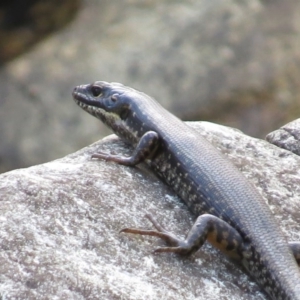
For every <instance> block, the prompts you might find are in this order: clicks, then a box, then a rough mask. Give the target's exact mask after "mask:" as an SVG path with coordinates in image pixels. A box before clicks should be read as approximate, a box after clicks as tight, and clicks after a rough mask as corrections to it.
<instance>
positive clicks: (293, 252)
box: [73, 81, 300, 300]
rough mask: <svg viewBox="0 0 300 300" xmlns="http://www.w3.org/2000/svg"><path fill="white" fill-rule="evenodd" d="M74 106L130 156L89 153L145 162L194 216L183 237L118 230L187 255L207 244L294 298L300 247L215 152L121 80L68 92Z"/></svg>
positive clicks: (288, 299)
mask: <svg viewBox="0 0 300 300" xmlns="http://www.w3.org/2000/svg"><path fill="white" fill-rule="evenodd" d="M73 98H74V100H75V102H76V103H77V104H78V105H79V106H80V107H81V108H82V109H84V110H85V111H86V112H88V113H90V114H91V115H93V116H94V117H96V118H98V119H100V120H101V121H102V122H103V123H104V124H105V125H107V126H108V127H109V128H110V129H112V131H113V132H114V133H115V134H116V135H117V136H119V137H120V138H121V139H122V140H124V141H125V142H126V143H128V144H130V145H131V146H133V152H132V154H131V155H130V156H123V155H112V154H109V153H103V152H99V153H95V154H93V155H92V158H96V159H105V160H106V161H112V162H115V163H119V164H123V165H126V166H136V165H138V164H139V163H142V162H146V164H148V165H149V166H150V168H151V169H152V170H153V171H154V172H155V173H156V174H157V175H158V177H160V178H161V179H162V180H163V181H164V182H165V183H166V184H168V185H169V186H170V187H171V188H172V189H173V191H174V192H175V193H176V194H177V195H178V196H179V197H180V198H181V199H182V200H183V201H184V202H185V204H186V205H187V206H188V208H189V210H190V211H191V212H192V213H193V214H194V215H196V216H197V219H196V222H195V223H194V225H193V226H192V228H191V229H190V231H189V232H188V234H187V236H186V238H185V239H184V240H182V239H179V238H177V237H176V236H175V235H174V234H172V233H170V232H168V231H166V230H165V229H164V228H163V227H162V226H161V225H160V224H159V223H158V222H157V221H156V220H155V218H154V217H153V216H152V215H149V214H148V215H147V217H148V219H149V220H150V221H151V222H152V224H153V226H154V227H155V229H156V230H142V229H136V228H124V229H123V230H121V231H122V232H127V233H133V234H142V235H152V236H157V237H159V238H161V239H163V240H164V241H165V242H166V243H167V246H166V247H160V248H157V249H155V252H173V253H178V254H182V255H191V254H192V253H194V252H195V251H197V250H198V249H199V248H201V246H202V245H203V244H204V242H205V241H206V240H207V241H208V242H210V243H211V244H212V245H213V246H215V247H217V248H218V249H220V250H221V251H222V252H224V253H225V254H226V255H227V256H229V257H230V258H233V259H235V260H236V261H238V262H239V263H241V265H242V266H243V267H244V268H245V271H246V272H247V273H249V274H250V276H251V277H252V278H254V280H255V281H256V282H257V284H258V285H259V286H260V287H261V289H262V290H263V291H264V292H265V294H266V295H268V297H269V298H270V299H276V300H280V299H282V300H300V271H299V266H298V265H297V262H298V264H300V243H299V242H292V243H288V242H287V240H286V238H285V236H284V235H283V233H282V231H281V229H280V227H279V225H278V224H277V222H276V220H275V218H274V216H273V214H272V212H271V210H270V209H269V207H268V205H267V204H266V203H265V201H264V199H263V197H262V196H261V195H260V193H259V192H258V191H257V189H256V188H255V187H254V185H252V184H251V183H250V182H249V181H248V179H247V178H246V177H245V176H244V175H243V174H242V173H241V172H240V171H239V170H238V168H236V167H235V166H234V165H233V164H232V163H231V162H230V161H229V160H228V159H227V158H226V157H225V156H224V155H223V154H222V153H221V152H220V151H219V150H217V149H216V148H215V147H213V145H212V144H210V143H209V142H208V141H207V140H206V139H205V138H204V137H202V136H200V135H199V133H197V132H196V131H195V130H194V129H192V128H190V127H189V126H188V125H186V124H185V123H184V122H183V121H181V120H180V119H179V118H177V117H176V116H174V115H173V114H171V113H170V112H169V111H167V110H166V109H164V108H163V107H162V106H161V105H160V104H159V103H158V102H157V101H156V100H154V99H153V98H152V97H150V96H148V95H147V94H145V93H142V92H140V91H138V90H135V89H133V88H131V87H128V86H124V85H122V84H120V83H116V82H112V83H108V82H105V81H96V82H94V83H91V84H84V85H79V86H77V87H75V88H74V90H73Z"/></svg>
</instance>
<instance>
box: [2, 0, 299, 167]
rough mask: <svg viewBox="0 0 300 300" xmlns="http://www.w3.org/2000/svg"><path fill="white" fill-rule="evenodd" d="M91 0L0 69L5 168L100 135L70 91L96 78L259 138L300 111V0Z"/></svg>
mask: <svg viewBox="0 0 300 300" xmlns="http://www.w3.org/2000/svg"><path fill="white" fill-rule="evenodd" d="M84 4H85V6H84V7H83V9H82V11H81V13H80V14H79V15H78V18H77V20H76V22H74V24H72V26H70V27H68V28H67V29H66V30H64V31H62V32H60V33H59V34H58V35H56V36H53V37H51V38H49V39H48V40H46V41H45V42H43V43H41V44H39V45H38V47H36V48H35V49H34V50H33V51H32V52H31V53H28V54H26V55H25V56H23V57H21V58H19V59H17V60H15V61H13V62H12V63H11V64H9V65H7V66H6V67H5V68H4V69H2V70H1V71H0V87H1V88H0V108H1V109H0V128H1V131H0V141H1V147H0V170H8V169H12V168H17V167H20V166H29V165H33V164H37V163H41V162H45V161H49V160H51V159H54V158H57V157H61V156H63V155H66V154H67V153H71V152H74V151H75V149H80V148H82V147H83V146H84V145H88V144H90V143H92V142H93V141H96V140H97V139H98V138H99V132H100V130H99V127H100V126H101V125H99V122H97V121H96V120H92V119H91V118H89V117H88V116H87V115H85V114H83V113H82V111H80V110H79V109H77V108H75V107H74V104H73V103H72V100H71V97H70V92H71V90H72V89H73V87H74V86H76V85H78V84H82V83H89V82H93V81H95V80H107V81H118V82H122V83H124V84H127V85H130V86H132V87H134V88H137V89H139V90H142V91H143V92H145V93H147V94H149V95H151V96H153V97H155V98H156V99H157V100H158V101H159V102H161V103H162V104H163V105H164V106H165V107H166V108H167V109H169V110H171V111H172V112H176V113H177V115H178V116H179V117H183V118H185V119H189V120H191V118H193V119H194V120H210V121H212V120H214V121H217V123H223V124H225V123H226V124H229V125H230V126H234V127H237V128H240V129H241V130H243V131H245V132H247V133H248V134H251V135H255V136H258V135H260V136H261V137H262V136H264V135H265V133H266V132H270V131H271V130H274V128H278V127H279V125H280V124H284V123H286V122H288V121H289V120H292V119H295V118H296V116H292V115H293V114H297V111H298V115H299V109H300V108H299V105H300V101H299V95H300V91H299V87H300V85H299V78H300V69H299V68H298V67H297V66H298V65H299V64H300V56H299V48H300V39H299V36H300V17H299V12H300V2H299V1H298V0H286V1H284V2H283V1H259V0H252V1H246V0H242V1H235V0H227V1H223V0H213V1H212V0H202V1H199V0H187V1H168V0H151V1H150V0H144V1H141V0H116V1H110V0H103V1H84ZM297 107H298V110H297ZM224 115H226V116H227V117H226V119H225V117H222V116H224ZM101 132H104V131H101ZM106 133H107V131H106ZM106 133H104V135H105V134H106ZM1 166H2V167H1Z"/></svg>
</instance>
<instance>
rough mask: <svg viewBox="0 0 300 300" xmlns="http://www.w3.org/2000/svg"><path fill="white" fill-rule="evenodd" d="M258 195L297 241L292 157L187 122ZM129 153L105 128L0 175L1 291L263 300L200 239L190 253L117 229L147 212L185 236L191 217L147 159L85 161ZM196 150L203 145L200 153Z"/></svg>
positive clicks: (298, 166) (299, 194) (299, 216)
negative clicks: (70, 148) (74, 148)
mask: <svg viewBox="0 0 300 300" xmlns="http://www.w3.org/2000/svg"><path fill="white" fill-rule="evenodd" d="M189 125H190V126H192V127H194V128H195V129H196V130H197V131H199V133H200V134H202V135H203V136H204V137H205V138H207V139H208V140H209V141H210V142H211V143H212V144H213V145H215V147H217V148H218V149H219V150H220V151H222V152H223V153H224V155H226V156H227V157H228V159H230V160H231V161H232V162H233V163H234V164H235V165H236V166H237V167H238V168H239V169H240V170H241V172H243V173H244V174H245V176H247V177H248V178H249V180H250V181H251V182H252V183H253V184H254V185H255V187H256V188H257V189H258V190H259V191H260V193H261V194H262V195H263V197H264V199H265V201H266V202H267V203H268V205H269V206H270V209H271V210H272V211H273V213H274V218H276V219H277V221H278V223H279V224H280V226H281V228H282V230H283V231H284V233H285V235H286V236H287V238H288V239H289V240H300V236H299V235H300V222H299V221H300V213H299V209H298V208H299V204H300V203H299V201H300V200H299V199H300V188H299V186H300V184H299V183H300V172H299V170H300V158H299V157H298V156H296V155H294V154H293V153H291V152H289V151H286V150H283V149H280V148H278V147H276V146H274V145H272V144H269V143H267V142H266V141H263V140H258V139H254V138H251V137H249V136H246V135H244V134H243V133H241V132H240V131H238V130H234V129H231V128H228V127H224V126H219V125H215V124H212V123H205V122H200V123H189ZM99 150H101V151H107V152H115V153H125V154H129V153H131V149H129V148H128V147H127V146H126V145H125V144H124V143H122V142H121V141H120V140H119V139H118V138H117V137H116V136H109V137H107V138H105V139H104V140H102V141H99V142H96V143H94V144H92V145H91V146H89V147H86V148H84V149H82V150H80V151H78V152H76V153H73V154H70V155H68V156H66V157H64V158H61V159H58V160H55V161H52V162H49V163H46V164H42V165H38V166H34V167H30V168H27V169H19V170H15V171H11V172H8V173H5V174H2V175H0V199H1V202H0V211H1V214H0V247H1V251H0V294H1V296H2V298H3V299H132V300H139V299H151V300H156V299H167V300H171V299H197V300H200V299H211V300H212V299H218V298H220V299H233V300H234V299H236V300H238V299H239V300H240V299H249V300H252V299H253V300H254V299H255V300H257V299H265V297H264V296H263V294H261V292H260V290H259V288H258V286H257V285H256V284H255V283H254V282H253V281H252V280H250V279H249V278H248V276H247V275H245V274H244V273H243V272H242V271H241V270H240V269H239V267H237V266H235V265H234V264H232V263H231V262H230V261H229V260H227V259H226V258H225V257H224V256H223V255H222V254H220V253H219V252H218V251H217V250H215V249H213V248H212V247H211V246H209V245H207V244H205V245H204V246H203V247H202V249H201V250H200V251H199V252H197V253H196V254H195V255H194V256H192V257H190V258H182V257H179V256H176V255H172V254H161V255H154V254H153V253H152V250H153V249H155V248H156V247H158V246H161V245H163V242H161V241H158V240H156V239H153V238H150V237H142V236H135V235H129V234H120V233H119V230H120V229H122V228H124V227H129V226H130V227H140V228H149V229H150V228H151V225H150V224H149V222H148V221H147V220H146V219H145V218H144V214H145V213H146V212H151V213H152V214H154V215H155V217H156V218H157V219H158V220H159V222H161V223H162V224H164V225H165V227H166V228H167V229H169V230H170V231H172V232H174V233H176V234H179V235H181V236H184V235H185V233H186V232H187V231H188V229H189V228H190V226H191V224H192V222H193V219H194V216H191V215H190V213H189V212H188V211H187V209H186V207H185V206H184V204H182V203H181V202H180V200H179V199H178V198H177V197H176V196H175V195H174V194H173V193H172V191H171V190H170V189H169V188H168V187H166V186H165V185H164V184H163V183H162V182H160V181H159V180H158V179H157V178H156V177H155V176H154V175H153V174H152V173H151V172H149V170H148V169H147V167H146V166H144V165H140V166H138V167H136V168H130V167H125V166H121V165H117V164H114V163H111V162H105V161H97V160H92V159H91V158H90V157H91V154H92V153H95V152H97V151H99ZM199 155H201V154H199Z"/></svg>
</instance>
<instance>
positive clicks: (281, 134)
mask: <svg viewBox="0 0 300 300" xmlns="http://www.w3.org/2000/svg"><path fill="white" fill-rule="evenodd" d="M266 140H267V141H268V142H270V143H272V144H274V145H276V146H278V147H280V148H282V149H286V150H289V151H291V152H293V153H295V154H297V155H299V156H300V119H297V120H295V121H293V122H290V123H288V124H286V125H284V126H282V127H280V128H279V129H277V130H275V131H273V132H270V133H269V134H268V135H267V136H266Z"/></svg>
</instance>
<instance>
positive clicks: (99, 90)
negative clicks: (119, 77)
mask: <svg viewBox="0 0 300 300" xmlns="http://www.w3.org/2000/svg"><path fill="white" fill-rule="evenodd" d="M91 92H92V94H93V96H94V97H100V96H101V95H102V92H103V90H102V87H100V86H99V85H93V86H92V87H91Z"/></svg>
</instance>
